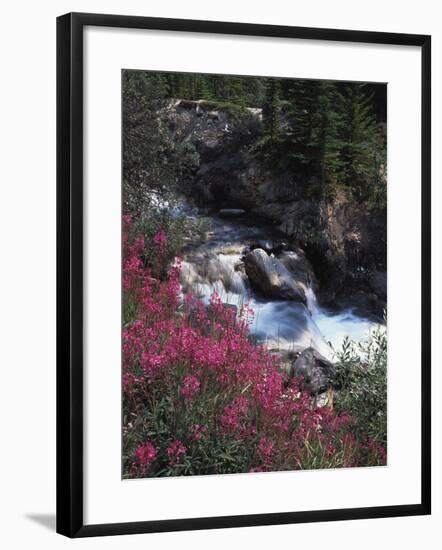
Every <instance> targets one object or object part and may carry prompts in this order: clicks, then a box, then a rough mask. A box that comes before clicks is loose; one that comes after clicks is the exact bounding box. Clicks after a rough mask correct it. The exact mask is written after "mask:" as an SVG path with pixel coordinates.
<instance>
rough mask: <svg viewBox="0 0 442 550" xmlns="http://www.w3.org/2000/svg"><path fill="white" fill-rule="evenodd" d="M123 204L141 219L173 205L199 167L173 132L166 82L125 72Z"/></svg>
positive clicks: (155, 76) (155, 75) (153, 75)
mask: <svg viewBox="0 0 442 550" xmlns="http://www.w3.org/2000/svg"><path fill="white" fill-rule="evenodd" d="M122 87H123V205H124V209H125V210H127V211H130V212H132V213H134V214H135V215H140V214H141V213H144V214H147V213H149V211H150V210H151V209H152V208H153V209H155V208H156V205H157V204H158V203H161V202H164V201H167V200H170V198H171V196H172V194H173V192H174V188H175V187H176V185H177V183H178V182H179V181H180V182H183V180H185V179H186V178H187V177H188V176H189V174H191V172H192V170H193V169H194V167H195V166H196V165H197V163H198V155H197V153H196V151H195V149H194V148H193V146H192V145H191V144H190V143H188V142H184V143H183V142H178V141H177V140H175V139H174V136H173V134H172V132H171V131H170V130H169V127H168V121H167V113H166V107H167V105H168V102H169V100H168V99H167V98H166V94H167V82H166V80H165V79H164V77H163V76H162V75H161V74H159V73H149V72H144V71H123V77H122Z"/></svg>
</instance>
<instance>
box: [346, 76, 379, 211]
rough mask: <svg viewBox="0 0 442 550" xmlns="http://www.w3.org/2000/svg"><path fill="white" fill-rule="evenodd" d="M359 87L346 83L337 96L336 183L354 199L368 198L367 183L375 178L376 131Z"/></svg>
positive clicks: (369, 190)
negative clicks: (339, 145) (338, 151)
mask: <svg viewBox="0 0 442 550" xmlns="http://www.w3.org/2000/svg"><path fill="white" fill-rule="evenodd" d="M363 87H364V85H363V84H359V85H356V84H351V85H348V86H346V87H345V88H344V90H343V91H342V92H341V94H340V97H339V115H340V117H341V120H342V124H341V126H340V139H341V141H342V148H341V154H340V160H341V169H340V173H339V176H340V183H341V184H342V185H344V186H345V187H346V188H347V190H348V191H349V192H350V193H351V194H352V195H353V196H354V197H355V198H356V199H358V200H364V199H367V198H368V197H369V195H370V193H371V188H370V186H371V185H372V184H373V183H374V181H375V180H376V178H377V161H376V150H377V149H378V144H377V142H378V137H377V134H378V132H377V127H376V120H375V117H374V115H373V114H372V109H371V101H370V98H369V97H367V95H366V94H365V93H364V89H363Z"/></svg>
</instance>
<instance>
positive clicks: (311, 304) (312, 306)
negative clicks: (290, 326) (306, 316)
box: [305, 286, 319, 318]
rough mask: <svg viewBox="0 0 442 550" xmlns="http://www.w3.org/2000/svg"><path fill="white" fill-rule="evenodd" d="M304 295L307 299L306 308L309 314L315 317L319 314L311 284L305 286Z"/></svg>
mask: <svg viewBox="0 0 442 550" xmlns="http://www.w3.org/2000/svg"><path fill="white" fill-rule="evenodd" d="M305 297H306V299H307V308H308V310H309V311H310V313H311V316H312V317H313V318H315V317H316V316H317V315H318V314H319V306H318V300H317V298H316V294H315V291H314V290H313V288H312V287H311V286H308V287H306V289H305Z"/></svg>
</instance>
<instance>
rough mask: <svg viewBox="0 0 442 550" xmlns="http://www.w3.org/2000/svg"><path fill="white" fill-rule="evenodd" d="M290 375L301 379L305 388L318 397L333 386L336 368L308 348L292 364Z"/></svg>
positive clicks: (312, 349)
mask: <svg viewBox="0 0 442 550" xmlns="http://www.w3.org/2000/svg"><path fill="white" fill-rule="evenodd" d="M290 375H291V376H293V377H296V378H298V377H299V378H303V380H304V386H305V388H306V389H307V390H308V391H309V392H310V393H311V394H312V395H318V394H320V393H323V392H325V391H327V389H328V388H330V387H333V386H334V385H335V378H336V367H335V366H334V364H333V363H332V362H331V361H329V360H328V359H326V358H325V357H324V356H323V355H321V354H320V353H319V352H318V351H316V350H315V349H314V348H312V347H310V348H307V349H305V350H304V351H303V352H302V353H301V355H299V357H298V358H297V359H296V360H295V361H294V362H293V364H292V368H291V371H290Z"/></svg>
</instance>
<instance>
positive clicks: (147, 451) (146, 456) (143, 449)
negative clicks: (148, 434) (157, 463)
mask: <svg viewBox="0 0 442 550" xmlns="http://www.w3.org/2000/svg"><path fill="white" fill-rule="evenodd" d="M134 455H135V459H136V461H137V462H138V464H139V466H140V468H141V469H142V470H143V471H144V472H145V471H147V469H148V468H149V466H150V465H151V464H152V462H153V461H154V460H155V459H156V457H157V450H156V449H155V447H154V446H153V445H152V443H150V441H146V442H145V443H143V444H141V445H139V446H138V447H137V449H136V451H135V453H134Z"/></svg>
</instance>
